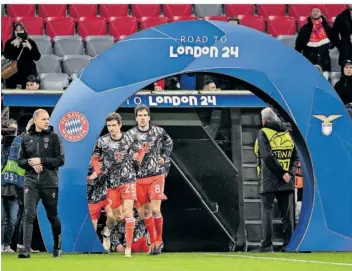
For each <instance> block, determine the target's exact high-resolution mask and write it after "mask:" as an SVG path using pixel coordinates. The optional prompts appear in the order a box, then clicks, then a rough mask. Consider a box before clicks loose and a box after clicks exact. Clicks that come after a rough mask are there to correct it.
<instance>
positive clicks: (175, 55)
mask: <svg viewBox="0 0 352 271" xmlns="http://www.w3.org/2000/svg"><path fill="white" fill-rule="evenodd" d="M170 57H172V58H175V57H178V55H177V54H175V53H174V47H173V46H170Z"/></svg>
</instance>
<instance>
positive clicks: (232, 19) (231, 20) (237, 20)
mask: <svg viewBox="0 0 352 271" xmlns="http://www.w3.org/2000/svg"><path fill="white" fill-rule="evenodd" d="M227 22H229V23H230V24H240V20H239V19H238V18H237V17H232V18H229V19H228V20H227Z"/></svg>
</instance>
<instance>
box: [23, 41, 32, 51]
mask: <svg viewBox="0 0 352 271" xmlns="http://www.w3.org/2000/svg"><path fill="white" fill-rule="evenodd" d="M22 46H23V47H27V48H28V49H29V50H32V45H31V44H30V43H29V41H28V40H26V41H25V42H22Z"/></svg>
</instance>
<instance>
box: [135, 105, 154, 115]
mask: <svg viewBox="0 0 352 271" xmlns="http://www.w3.org/2000/svg"><path fill="white" fill-rule="evenodd" d="M143 110H145V111H147V113H148V116H150V110H149V107H148V106H146V105H145V104H140V105H137V106H136V107H135V108H134V115H135V116H136V117H137V114H138V112H139V111H143Z"/></svg>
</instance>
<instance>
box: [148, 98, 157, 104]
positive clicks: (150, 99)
mask: <svg viewBox="0 0 352 271" xmlns="http://www.w3.org/2000/svg"><path fill="white" fill-rule="evenodd" d="M156 105H158V104H157V103H155V102H154V101H153V96H149V106H156Z"/></svg>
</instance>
